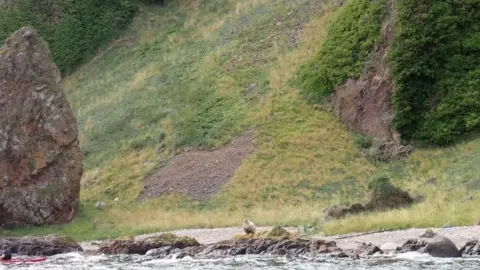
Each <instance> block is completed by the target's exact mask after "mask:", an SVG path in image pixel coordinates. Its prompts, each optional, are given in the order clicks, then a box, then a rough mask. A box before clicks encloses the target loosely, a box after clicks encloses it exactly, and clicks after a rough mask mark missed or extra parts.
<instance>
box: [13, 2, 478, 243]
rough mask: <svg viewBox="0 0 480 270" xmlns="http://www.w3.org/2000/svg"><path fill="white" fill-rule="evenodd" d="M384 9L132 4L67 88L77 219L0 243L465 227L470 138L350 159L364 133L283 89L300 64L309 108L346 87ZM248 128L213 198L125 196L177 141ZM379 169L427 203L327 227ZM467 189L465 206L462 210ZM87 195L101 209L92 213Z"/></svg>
mask: <svg viewBox="0 0 480 270" xmlns="http://www.w3.org/2000/svg"><path fill="white" fill-rule="evenodd" d="M332 2H333V1H332ZM384 3H385V1H361V0H350V1H346V2H345V5H344V6H343V7H342V8H334V7H333V5H331V2H330V1H326V2H325V3H322V4H320V3H319V2H318V1H311V0H290V1H269V0H242V1H227V0H212V1H192V2H188V3H183V2H181V1H180V2H173V1H171V2H169V3H167V4H166V5H165V6H163V7H161V6H155V5H153V6H150V5H148V6H140V9H139V11H138V13H137V16H136V17H135V18H134V20H133V22H132V24H131V26H130V27H129V28H128V29H127V30H126V31H125V32H124V33H123V35H122V37H121V38H119V39H117V40H115V41H114V42H112V45H111V46H109V47H106V48H105V50H103V51H101V52H99V53H98V54H97V56H96V57H95V58H94V59H93V60H91V61H90V62H89V63H87V64H85V65H83V66H82V67H80V68H79V69H78V70H77V71H75V72H74V73H73V74H71V75H70V76H68V77H66V78H65V79H64V82H63V83H64V88H65V90H66V92H67V96H68V99H69V101H70V102H71V104H72V107H73V109H74V112H75V115H76V117H77V121H78V124H79V132H80V141H81V149H82V153H83V155H84V157H85V160H84V161H85V173H84V177H83V179H82V191H81V206H80V209H81V212H80V213H79V215H78V216H77V217H76V219H75V222H73V223H72V224H66V225H58V226H50V227H40V228H26V229H22V230H15V231H12V232H6V234H14V235H22V234H24V233H29V234H48V233H52V232H62V233H65V234H68V235H70V236H72V237H74V238H75V239H77V240H86V239H101V238H107V237H111V238H113V237H117V236H119V235H133V234H140V233H147V232H152V231H159V230H171V229H179V228H192V227H196V228H211V227H222V226H238V225H240V224H241V221H242V220H243V219H244V218H245V217H248V218H249V219H251V220H253V221H254V222H255V223H256V224H257V225H270V224H272V225H273V224H274V225H293V226H298V225H304V224H312V225H311V226H309V228H310V229H312V228H322V229H323V231H324V232H325V233H327V234H332V233H343V232H351V231H368V230H374V229H397V228H407V227H410V226H415V227H424V226H441V225H443V224H444V223H445V222H447V221H448V222H449V223H450V224H452V225H466V224H468V225H469V224H471V223H473V221H474V220H475V219H477V218H478V216H477V213H478V211H477V209H478V207H477V206H478V202H479V200H478V199H477V198H480V197H479V195H480V170H479V169H478V166H477V164H478V163H479V162H480V139H472V140H468V141H458V143H457V144H456V145H455V146H450V147H445V148H441V149H437V148H431V149H425V148H424V149H417V150H416V151H415V152H414V153H413V154H412V155H411V156H409V157H408V158H407V159H404V160H395V161H392V162H389V163H380V162H378V163H372V162H369V160H367V158H366V157H365V156H364V155H362V150H361V149H363V150H365V149H367V148H369V147H370V146H371V144H372V141H371V138H368V137H362V136H359V135H355V134H352V133H350V132H348V131H347V130H346V128H345V127H344V126H343V125H342V124H341V123H340V122H339V121H338V120H337V119H336V118H335V117H334V116H332V115H331V114H330V113H329V112H326V111H324V110H315V109H313V108H312V106H310V105H308V104H307V103H306V102H305V101H304V99H303V98H302V96H301V95H300V94H299V93H298V92H299V91H298V90H299V89H297V88H296V87H295V86H294V85H292V84H291V83H290V82H291V81H292V80H293V79H295V77H296V75H297V74H298V70H299V69H301V70H302V71H301V73H302V76H303V77H302V78H303V79H308V80H310V79H311V80H310V81H308V80H307V81H306V84H304V87H302V91H304V93H305V94H306V95H309V96H310V98H311V100H318V99H320V98H321V97H323V96H324V95H325V94H328V93H331V91H332V90H333V89H334V87H335V86H336V85H339V84H341V83H343V82H344V80H345V79H348V78H354V77H357V76H358V75H359V74H360V73H361V72H362V71H363V68H364V67H365V60H366V59H368V56H369V55H370V53H371V51H372V48H373V46H374V43H375V42H376V41H377V40H378V37H379V34H380V25H381V23H382V22H383V20H384V16H386V10H387V9H388V8H387V7H385V4H384ZM405 3H407V2H400V3H397V4H402V5H403V4H405ZM469 3H470V2H469ZM470 10H471V12H474V11H475V10H478V9H470ZM364 14H368V15H365V16H364ZM399 16H402V15H401V14H399ZM330 22H331V23H330ZM402 23H403V24H405V22H401V21H400V22H399V25H400V26H401V25H402ZM329 25H330V27H328V26H329ZM412 27H417V26H412ZM341 30H345V31H341ZM398 35H399V36H401V35H402V31H400V32H399V34H398ZM332 37H333V38H332ZM469 37H470V38H474V37H475V35H470V36H469ZM465 38H467V36H465ZM343 40H345V43H343V42H342V41H343ZM414 41H416V40H414ZM472 41H473V39H472ZM412 42H413V41H412ZM475 44H477V43H474V44H472V45H471V46H474V45H475ZM400 45H401V44H400V43H399V44H396V45H395V46H397V47H396V49H398V48H400V47H401V46H400ZM352 52H353V53H352ZM414 52H416V51H415V50H412V51H411V52H409V53H414ZM330 55H334V56H330ZM322 56H323V57H325V58H323V57H322ZM352 56H353V57H352ZM422 57H423V56H422ZM312 59H314V60H312ZM392 59H394V58H393V57H392ZM397 59H400V58H397ZM409 59H410V58H409ZM419 59H420V58H419ZM472 59H475V58H472ZM327 60H328V61H327ZM391 61H394V60H391ZM475 61H476V60H475ZM305 63H307V64H306V65H304V64H305ZM314 63H315V67H328V68H325V69H322V70H324V71H321V72H325V73H319V72H320V71H319V70H320V69H316V71H315V72H318V73H315V72H313V71H312V69H308V68H307V67H312V65H313V64H314ZM330 64H332V65H331V66H330ZM397 64H398V63H397ZM302 66H303V68H301V67H302ZM332 67H334V68H332ZM337 67H338V68H337ZM316 74H325V76H324V77H323V78H327V79H328V81H327V82H328V84H327V86H328V87H329V88H328V89H327V88H322V89H324V90H322V91H324V92H320V91H319V92H315V91H313V90H314V88H316V86H315V85H316V84H319V85H320V83H321V81H320V80H319V81H317V80H316V79H315V76H316ZM442 74H443V73H442ZM455 74H457V73H455ZM473 74H474V73H472V74H471V75H469V76H473ZM457 75H458V76H459V77H458V78H460V79H461V78H463V77H462V76H463V75H464V74H463V75H462V74H460V73H458V74H457ZM457 75H455V76H457ZM460 75H462V76H460ZM442 76H443V75H442ZM452 76H453V75H452ZM450 80H453V77H451V78H450ZM452 82H455V83H456V82H457V81H452ZM471 82H473V80H472V81H471ZM305 86H308V87H306V88H305ZM321 86H322V87H323V86H324V85H323V84H322V85H321ZM309 87H311V88H309ZM399 87H400V89H401V87H402V86H399ZM472 87H474V86H472ZM306 89H310V90H312V91H311V92H310V90H306ZM319 89H320V88H319ZM325 89H327V90H325ZM443 100H445V99H443ZM465 104H467V105H468V104H469V103H461V104H460V103H459V106H464V105H465ZM465 106H466V105H465ZM462 108H463V107H462ZM477 111H478V110H477ZM472 112H475V110H472ZM430 113H433V112H430ZM469 119H470V118H469ZM472 119H473V118H472ZM425 123H426V122H425ZM471 123H472V124H473V123H474V121H473V122H471ZM246 128H252V129H253V130H254V139H255V141H254V143H255V152H254V153H253V154H252V155H251V156H250V157H249V158H248V159H246V160H245V161H244V163H243V164H242V166H241V167H240V168H239V169H238V170H237V172H236V174H235V176H234V177H233V179H232V180H231V182H230V183H229V184H228V185H226V186H225V187H224V188H223V189H222V190H221V192H220V193H219V194H217V195H216V196H214V197H212V198H210V199H207V200H202V201H200V200H194V199H190V198H185V197H182V196H177V195H171V196H165V197H162V198H158V199H154V200H150V201H146V202H138V201H137V198H138V195H139V194H140V192H142V190H143V182H142V180H143V179H144V177H145V176H146V175H148V174H149V173H150V172H151V170H152V169H153V168H154V167H155V166H156V165H157V164H158V163H159V162H163V161H165V160H166V159H167V158H168V156H169V155H171V154H173V153H175V152H176V151H179V149H181V148H183V147H196V148H206V149H211V148H216V147H221V146H222V145H223V144H225V143H226V142H228V141H229V140H230V139H231V138H232V137H234V136H236V135H238V134H239V133H241V132H242V131H244V130H245V129H246ZM359 148H361V149H359ZM375 175H384V176H385V177H386V178H388V179H389V182H390V183H391V184H392V185H393V186H396V187H401V189H402V190H406V191H408V192H409V193H410V194H412V195H420V194H421V195H423V196H425V200H424V201H423V202H421V203H418V204H416V205H414V206H413V207H412V208H406V209H397V210H393V211H390V212H382V213H368V214H364V215H360V216H355V217H349V218H347V219H343V220H334V221H331V222H328V223H323V221H322V220H321V217H322V210H323V209H324V208H325V207H326V206H327V205H329V204H339V203H347V202H352V201H363V200H364V197H365V196H366V193H367V191H368V181H369V180H370V179H372V176H375ZM381 183H384V182H383V180H380V184H381ZM370 185H371V186H372V184H370ZM466 195H473V196H474V198H475V199H474V200H471V201H464V200H463V199H464V197H465V196H466ZM116 197H119V201H115V200H114V199H115V198H116ZM97 201H104V202H106V204H107V207H106V208H105V209H103V210H98V209H95V208H94V204H95V202H97Z"/></svg>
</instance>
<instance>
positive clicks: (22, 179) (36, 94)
mask: <svg viewBox="0 0 480 270" xmlns="http://www.w3.org/2000/svg"><path fill="white" fill-rule="evenodd" d="M59 83H60V73H59V71H58V69H57V67H56V66H55V65H54V64H53V63H52V58H51V55H50V51H49V49H48V47H47V45H46V43H45V42H43V41H42V40H41V39H40V38H39V37H38V36H37V33H36V32H35V30H33V29H31V28H22V29H20V30H18V31H17V32H16V33H15V34H14V35H13V36H12V37H10V38H9V39H8V40H7V41H6V43H5V46H4V47H3V48H1V49H0V225H3V226H12V225H24V224H34V225H41V224H53V223H64V222H68V221H70V220H72V218H73V217H74V214H75V210H76V208H77V204H78V197H79V192H80V178H81V176H82V172H83V167H82V156H81V153H80V149H79V142H78V139H77V135H78V133H77V127H76V120H75V118H74V116H73V113H72V110H71V108H70V105H69V104H68V102H67V99H66V98H65V95H64V94H63V92H62V90H61V89H60V85H59Z"/></svg>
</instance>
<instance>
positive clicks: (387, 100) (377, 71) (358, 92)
mask: <svg viewBox="0 0 480 270" xmlns="http://www.w3.org/2000/svg"><path fill="white" fill-rule="evenodd" d="M393 37H395V14H390V16H389V18H388V20H386V21H385V23H384V24H383V27H382V32H381V39H382V40H381V42H380V43H379V44H377V45H376V47H375V49H374V52H373V54H372V57H371V59H370V64H369V65H368V67H367V68H366V70H365V72H364V73H363V74H362V75H361V76H360V78H358V79H350V80H348V81H347V82H346V83H345V84H344V85H342V86H340V87H338V88H337V89H335V95H334V97H333V100H332V101H333V102H332V103H333V104H332V105H333V109H334V112H335V114H336V115H337V116H339V117H340V119H341V120H342V122H343V123H344V124H345V125H346V126H347V127H348V128H350V129H352V130H356V131H359V132H360V133H362V134H365V135H369V136H372V137H376V138H388V139H395V140H398V138H397V137H398V136H399V135H398V134H395V132H394V131H393V130H392V128H391V125H390V122H391V119H392V117H393V111H392V103H391V100H392V94H393V92H394V91H395V89H394V84H393V81H392V74H391V71H390V67H389V66H388V63H387V61H386V55H387V52H388V48H389V46H390V44H391V43H392V40H393Z"/></svg>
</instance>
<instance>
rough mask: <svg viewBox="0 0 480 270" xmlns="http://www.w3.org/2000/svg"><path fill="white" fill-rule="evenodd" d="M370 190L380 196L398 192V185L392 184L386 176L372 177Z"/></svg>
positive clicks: (369, 184) (369, 185)
mask: <svg viewBox="0 0 480 270" xmlns="http://www.w3.org/2000/svg"><path fill="white" fill-rule="evenodd" d="M368 190H370V191H371V192H372V193H375V194H377V195H378V196H379V197H380V196H384V197H386V196H389V195H391V194H393V193H395V192H397V190H398V189H397V187H395V186H394V185H392V183H391V182H390V179H389V178H388V177H386V176H380V177H375V178H372V179H371V180H370V181H369V182H368Z"/></svg>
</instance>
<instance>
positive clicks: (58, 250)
mask: <svg viewBox="0 0 480 270" xmlns="http://www.w3.org/2000/svg"><path fill="white" fill-rule="evenodd" d="M0 248H1V249H9V250H10V251H11V252H12V253H14V254H19V255H26V256H53V255H57V254H62V253H69V252H82V251H83V248H82V247H81V246H80V244H78V243H77V242H76V241H75V240H73V239H72V238H70V237H69V236H66V235H59V234H51V235H47V236H44V237H34V236H24V237H4V238H1V239H0Z"/></svg>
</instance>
